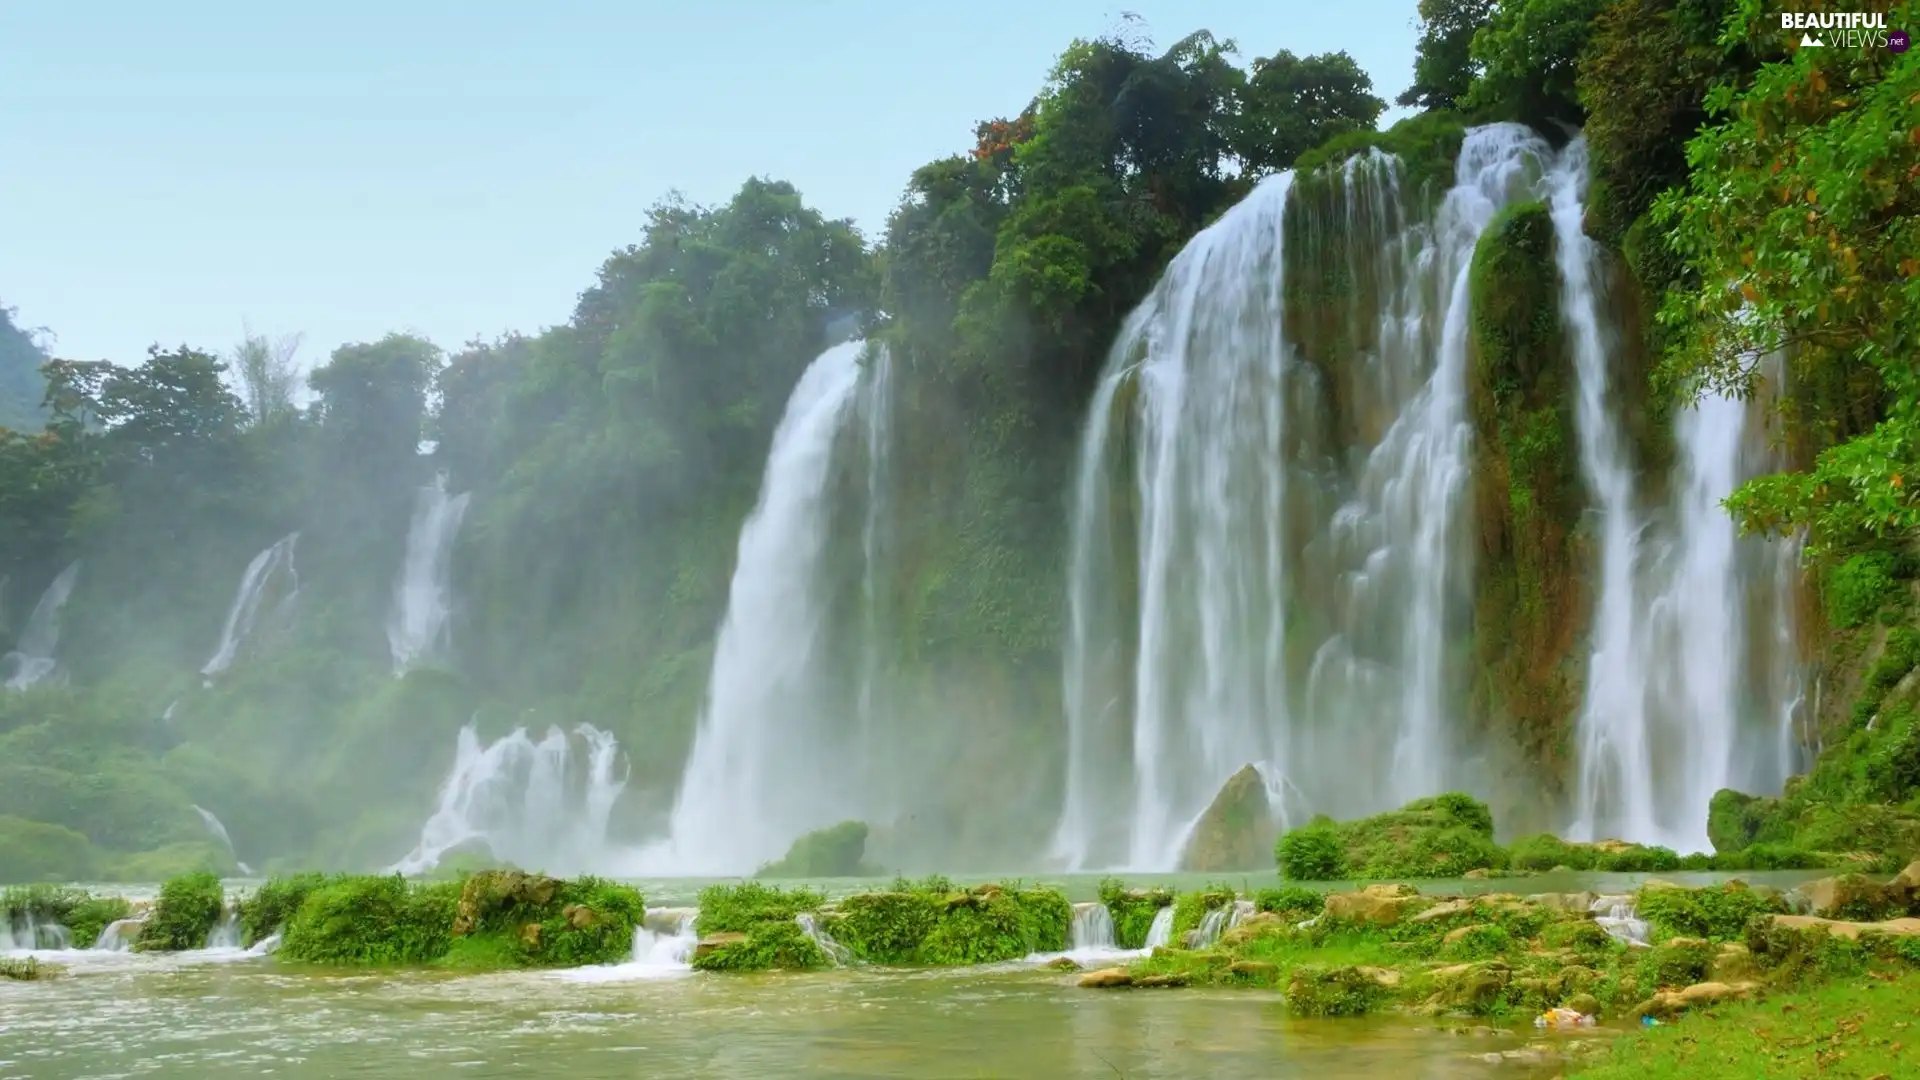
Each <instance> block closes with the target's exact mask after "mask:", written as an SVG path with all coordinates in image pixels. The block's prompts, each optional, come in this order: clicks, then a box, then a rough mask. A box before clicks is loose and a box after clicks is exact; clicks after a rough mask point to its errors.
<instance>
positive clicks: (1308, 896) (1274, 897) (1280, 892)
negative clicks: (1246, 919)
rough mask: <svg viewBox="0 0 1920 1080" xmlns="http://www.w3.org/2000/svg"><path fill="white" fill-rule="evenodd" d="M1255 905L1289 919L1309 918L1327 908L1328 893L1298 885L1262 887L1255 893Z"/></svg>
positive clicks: (1261, 909)
mask: <svg viewBox="0 0 1920 1080" xmlns="http://www.w3.org/2000/svg"><path fill="white" fill-rule="evenodd" d="M1253 906H1254V907H1255V908H1256V909H1258V910H1260V911H1271V912H1273V913H1274V914H1276V915H1284V916H1286V917H1287V918H1289V919H1308V918H1312V917H1313V916H1315V915H1318V914H1320V912H1321V911H1323V910H1325V909H1326V906H1327V894H1325V893H1323V892H1320V891H1319V890H1317V889H1303V888H1300V887H1299V886H1297V885H1293V886H1288V887H1287V888H1284V889H1261V890H1260V891H1259V892H1257V893H1255V894H1254V897H1253Z"/></svg>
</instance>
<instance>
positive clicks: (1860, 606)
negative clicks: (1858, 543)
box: [1821, 551, 1897, 630]
mask: <svg viewBox="0 0 1920 1080" xmlns="http://www.w3.org/2000/svg"><path fill="white" fill-rule="evenodd" d="M1894 563H1895V560H1894V557H1893V553H1891V552H1886V551H1871V552H1863V553H1861V554H1858V555H1852V556H1849V557H1848V558H1847V559H1846V560H1845V561H1843V562H1840V563H1838V564H1836V565H1834V566H1833V567H1832V568H1830V569H1829V570H1828V571H1827V574H1826V579H1827V580H1826V587H1825V588H1824V589H1823V590H1821V591H1822V593H1823V599H1825V601H1826V606H1827V621H1829V622H1831V623H1832V624H1833V625H1834V626H1836V627H1838V628H1840V629H1843V630H1846V629H1851V628H1853V627H1856V626H1860V625H1862V624H1864V623H1865V622H1867V621H1868V620H1869V619H1871V618H1873V617H1874V615H1876V614H1878V613H1879V611H1880V608H1881V606H1882V605H1884V604H1885V603H1886V602H1887V598H1888V597H1890V596H1892V595H1894V594H1895V590H1896V589H1897V586H1896V584H1895V582H1894V570H1895V565H1894Z"/></svg>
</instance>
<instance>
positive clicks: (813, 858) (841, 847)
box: [753, 821, 873, 878]
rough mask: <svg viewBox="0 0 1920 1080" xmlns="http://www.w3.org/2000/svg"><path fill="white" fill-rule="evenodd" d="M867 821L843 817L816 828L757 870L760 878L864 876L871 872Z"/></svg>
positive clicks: (757, 875)
mask: <svg viewBox="0 0 1920 1080" xmlns="http://www.w3.org/2000/svg"><path fill="white" fill-rule="evenodd" d="M866 854H867V825H866V823H865V822H863V821H843V822H841V823H840V824H838V825H834V826H830V827H828V828H825V829H815V830H814V831H812V832H810V833H807V834H806V835H804V836H802V837H800V839H798V840H795V841H794V842H793V847H791V848H789V849H787V854H786V855H785V856H784V857H783V858H781V859H780V860H779V861H778V862H771V863H768V864H767V865H765V866H763V867H761V868H760V869H759V870H758V871H757V872H755V873H754V875H753V876H754V877H759V878H823V877H861V876H864V875H867V874H871V873H872V872H873V871H872V868H871V867H869V866H868V865H867V863H866V862H865V857H866Z"/></svg>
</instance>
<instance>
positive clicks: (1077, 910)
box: [1067, 901, 1114, 952]
mask: <svg viewBox="0 0 1920 1080" xmlns="http://www.w3.org/2000/svg"><path fill="white" fill-rule="evenodd" d="M1113 947H1114V932H1113V912H1111V911H1108V910H1107V905H1105V904H1102V903H1100V902H1099V901H1093V902H1090V903H1085V904H1075V905H1073V921H1072V922H1071V923H1070V924H1068V926H1067V949H1068V951H1070V952H1086V951H1090V950H1094V949H1111V948H1113Z"/></svg>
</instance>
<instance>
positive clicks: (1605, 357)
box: [1547, 138, 1802, 851]
mask: <svg viewBox="0 0 1920 1080" xmlns="http://www.w3.org/2000/svg"><path fill="white" fill-rule="evenodd" d="M1586 187H1587V152H1586V141H1585V139H1584V138H1575V139H1574V140H1573V141H1572V142H1571V143H1570V144H1569V145H1568V147H1567V148H1566V151H1565V152H1564V153H1563V154H1562V155H1561V156H1560V157H1559V159H1558V160H1557V161H1556V162H1555V164H1554V167H1553V169H1552V170H1551V171H1550V173H1549V174H1548V177H1547V188H1548V191H1549V202H1550V208H1551V212H1552V218H1553V226H1554V236H1555V246H1556V249H1557V256H1556V259H1557V262H1558V265H1559V272H1560V314H1561V321H1562V323H1563V324H1564V326H1565V328H1566V333H1567V336H1568V344H1569V346H1570V349H1571V352H1572V356H1573V361H1574V368H1575V371H1576V374H1577V377H1578V382H1579V396H1578V403H1577V404H1578V408H1577V411H1576V419H1577V424H1576V426H1577V428H1578V430H1579V436H1580V438H1579V443H1580V446H1579V450H1580V462H1581V469H1582V472H1583V474H1584V475H1585V477H1586V480H1587V483H1588V486H1589V488H1590V489H1591V491H1592V493H1593V496H1594V503H1595V510H1596V511H1597V512H1598V515H1599V529H1598V532H1599V537H1598V548H1599V566H1598V574H1597V576H1596V585H1595V588H1594V615H1593V626H1592V630H1591V645H1590V649H1591V653H1590V659H1589V663H1588V672H1587V679H1586V698H1585V701H1584V702H1583V705H1582V708H1581V712H1580V716H1579V720H1578V736H1577V737H1578V745H1579V763H1580V772H1579V780H1578V790H1577V793H1576V799H1577V805H1576V807H1575V820H1574V823H1573V825H1572V826H1571V828H1570V829H1569V830H1568V832H1569V833H1570V834H1571V835H1572V836H1573V837H1575V838H1579V839H1585V840H1595V839H1599V838H1601V837H1613V836H1617V837H1621V838H1623V839H1627V840H1632V841H1636V842H1639V843H1645V844H1661V845H1665V846H1667V847H1672V848H1675V849H1678V850H1682V851H1702V850H1706V849H1707V847H1708V846H1709V842H1708V838H1707V832H1706V821H1707V806H1708V803H1709V801H1710V800H1711V799H1712V797H1713V794H1714V792H1716V791H1718V790H1720V789H1721V788H1725V787H1734V788H1738V789H1740V790H1742V791H1758V792H1767V791H1778V790H1779V789H1780V787H1781V786H1782V785H1783V784H1784V783H1785V782H1786V778H1787V776H1788V775H1789V774H1790V773H1791V772H1792V771H1793V769H1794V768H1795V766H1796V765H1797V764H1798V763H1799V754H1798V753H1797V752H1796V750H1795V742H1796V739H1795V730H1796V727H1797V720H1796V714H1797V713H1798V712H1799V710H1800V708H1801V702H1800V698H1801V693H1800V682H1801V674H1802V673H1801V669H1800V661H1799V659H1798V656H1797V651H1796V649H1795V646H1794V642H1795V638H1796V634H1795V629H1794V626H1793V623H1792V608H1793V605H1792V601H1791V589H1792V587H1793V577H1792V572H1791V569H1790V568H1783V565H1782V559H1783V558H1786V557H1791V556H1792V555H1794V554H1796V553H1797V544H1796V543H1793V542H1781V541H1774V542H1769V541H1766V540H1762V539H1759V538H1743V537H1741V536H1740V535H1739V534H1738V529H1737V527H1736V525H1735V523H1734V521H1733V518H1732V517H1731V515H1730V514H1729V513H1728V512H1727V510H1726V508H1725V507H1724V506H1723V505H1721V503H1722V500H1724V499H1725V498H1726V497H1727V496H1728V495H1729V494H1731V493H1732V491H1733V489H1734V488H1735V487H1737V486H1738V485H1739V484H1740V483H1741V482H1742V481H1744V480H1745V479H1747V478H1749V477H1751V476H1754V475H1757V474H1759V473H1761V472H1764V471H1768V470H1769V469H1772V468H1777V467H1779V465H1780V462H1779V460H1778V458H1777V456H1776V455H1775V453H1774V452H1773V451H1772V450H1771V449H1770V448H1769V447H1767V446H1766V445H1765V440H1763V439H1755V438H1753V437H1752V436H1751V434H1750V433H1749V431H1748V428H1749V425H1750V423H1751V422H1752V420H1753V418H1754V417H1755V416H1756V415H1761V414H1764V411H1765V407H1766V404H1767V402H1766V400H1765V396H1764V395H1763V396H1762V398H1761V399H1760V400H1757V401H1756V402H1752V403H1749V402H1742V401H1737V400H1734V399H1731V398H1728V397H1724V396H1721V395H1718V394H1714V395H1709V396H1708V397H1707V398H1705V399H1704V400H1702V401H1701V402H1700V403H1699V404H1698V405H1697V406H1696V407H1694V408H1690V409H1685V410H1682V411H1681V412H1680V413H1679V414H1678V415H1677V416H1676V418H1675V435H1676V443H1677V448H1678V451H1679V461H1678V463H1677V468H1676V472H1675V475H1674V477H1673V483H1672V488H1673V491H1672V495H1671V498H1670V506H1669V507H1668V508H1667V510H1666V511H1665V513H1664V514H1652V513H1648V512H1647V511H1646V510H1645V509H1644V508H1643V506H1642V501H1643V494H1642V492H1641V491H1640V490H1639V486H1638V477H1637V475H1636V471H1635V467H1634V462H1633V460H1632V456H1631V454H1630V452H1629V447H1628V445H1627V440H1626V436H1625V434H1624V432H1623V428H1622V424H1621V421H1620V418H1619V417H1618V416H1617V415H1615V412H1614V407H1613V405H1612V404H1611V395H1612V393H1613V390H1614V388H1613V386H1612V385H1611V382H1610V372H1611V370H1612V369H1613V368H1614V367H1616V366H1617V359H1616V358H1617V354H1618V352H1619V341H1618V334H1617V333H1616V331H1615V329H1614V327H1613V326H1612V325H1611V324H1610V323H1609V321H1608V319H1607V318H1606V317H1605V315H1604V314H1603V311H1604V295H1605V291H1606V281H1605V273H1604V271H1605V267H1604V266H1603V265H1602V264H1601V261H1600V260H1601V258H1602V253H1601V252H1600V249H1599V247H1598V245H1596V244H1594V243H1593V242H1592V241H1591V240H1590V239H1589V238H1588V237H1587V236H1586V234H1585V232H1584V229H1583V221H1584V218H1585V214H1586ZM1763 369H1764V365H1763ZM1775 381H1776V382H1777V370H1776V372H1775Z"/></svg>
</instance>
